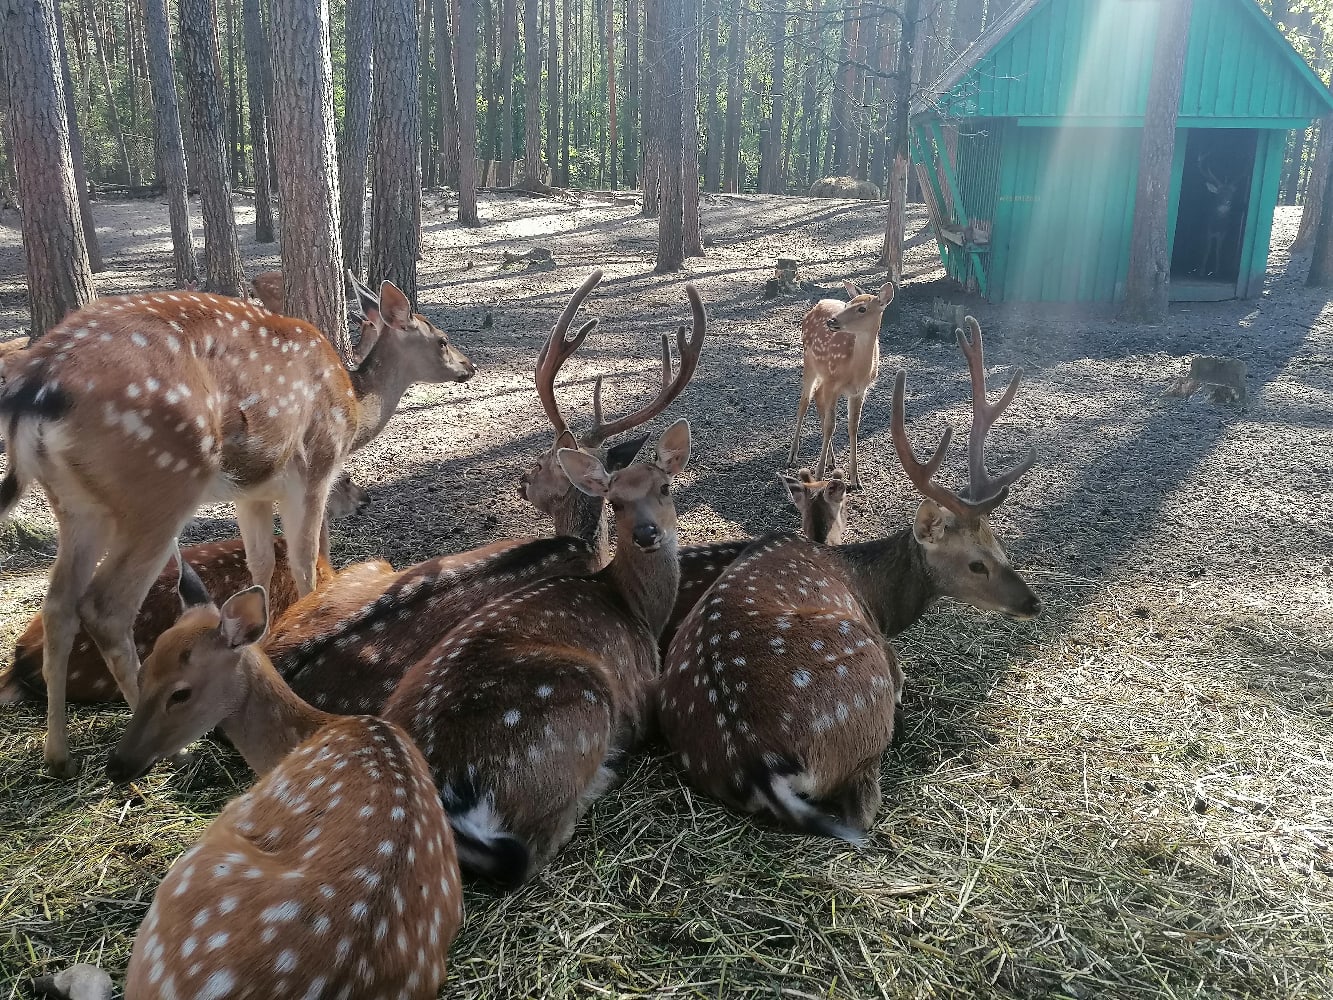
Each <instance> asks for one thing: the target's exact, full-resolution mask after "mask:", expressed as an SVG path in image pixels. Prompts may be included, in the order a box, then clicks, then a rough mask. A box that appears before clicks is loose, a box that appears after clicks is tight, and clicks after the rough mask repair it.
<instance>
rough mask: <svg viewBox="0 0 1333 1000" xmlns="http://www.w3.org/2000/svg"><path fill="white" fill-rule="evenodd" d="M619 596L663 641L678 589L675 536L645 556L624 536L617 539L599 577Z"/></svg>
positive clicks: (636, 616) (655, 636) (678, 566)
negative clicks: (663, 634)
mask: <svg viewBox="0 0 1333 1000" xmlns="http://www.w3.org/2000/svg"><path fill="white" fill-rule="evenodd" d="M598 576H599V578H600V579H602V580H603V581H604V582H606V583H608V584H610V585H611V586H612V587H613V588H614V589H615V590H616V591H617V592H618V593H619V594H620V596H621V599H622V600H623V601H624V602H625V605H626V606H627V607H628V608H629V611H630V613H631V614H632V615H634V617H635V618H637V619H639V621H641V622H643V623H644V624H645V625H646V626H647V627H648V630H649V631H650V632H651V633H652V636H653V641H654V642H656V641H657V640H658V639H660V638H661V637H662V630H663V629H664V628H666V623H667V621H668V620H669V619H670V618H671V610H672V608H674V607H675V604H676V593H677V591H678V590H679V589H680V558H679V555H678V543H677V540H676V534H675V532H672V534H671V536H670V537H669V538H664V539H663V540H662V544H661V545H659V546H658V547H657V551H656V552H644V551H643V549H641V548H639V547H638V546H637V545H635V544H634V540H633V539H632V538H630V537H629V535H628V534H626V535H625V536H624V537H620V535H619V534H617V537H616V555H615V558H614V559H612V560H611V562H610V563H608V564H607V566H606V568H605V569H604V570H602V571H601V573H599V574H598Z"/></svg>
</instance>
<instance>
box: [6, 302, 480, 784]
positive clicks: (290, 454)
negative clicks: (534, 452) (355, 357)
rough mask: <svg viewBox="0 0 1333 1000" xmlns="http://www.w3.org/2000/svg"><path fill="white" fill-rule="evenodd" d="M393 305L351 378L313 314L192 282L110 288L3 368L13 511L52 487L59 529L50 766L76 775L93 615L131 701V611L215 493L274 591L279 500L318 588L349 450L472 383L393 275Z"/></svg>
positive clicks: (50, 625)
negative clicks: (409, 392)
mask: <svg viewBox="0 0 1333 1000" xmlns="http://www.w3.org/2000/svg"><path fill="white" fill-rule="evenodd" d="M381 299H382V301H383V309H382V310H380V309H378V308H377V309H376V310H375V312H374V315H373V321H374V322H375V323H376V324H377V325H378V326H379V327H381V328H382V329H383V332H382V333H381V335H380V337H379V341H378V344H377V345H376V348H375V349H374V350H373V351H372V352H371V354H370V355H369V356H368V357H367V358H366V361H365V363H364V364H362V366H361V367H360V368H359V369H358V370H357V371H356V372H353V373H350V374H349V373H348V371H347V370H346V369H345V368H344V367H343V365H342V363H341V361H340V359H339V358H338V355H337V352H336V351H335V350H334V349H333V347H332V346H331V345H330V344H329V342H328V340H327V339H326V338H325V337H324V336H323V335H322V334H321V333H320V332H319V331H318V330H316V329H315V328H314V327H313V326H311V325H309V324H308V323H304V322H302V321H300V320H295V319H291V318H288V317H283V316H276V315H274V314H272V313H269V312H267V311H265V310H263V309H260V308H257V307H255V306H252V305H250V304H249V303H246V302H240V301H238V300H236V299H232V298H225V297H222V296H217V295H204V294H199V293H192V292H185V293H175V292H169V293H165V294H157V295H132V296H118V297H111V298H104V299H98V300H96V301H95V302H93V303H91V304H90V305H88V306H85V307H84V308H83V309H80V310H78V311H77V312H75V313H72V314H71V315H69V316H67V317H66V318H65V319H64V320H62V321H61V322H60V323H59V324H58V325H57V326H56V327H55V328H53V329H52V330H51V331H50V332H49V333H47V334H46V336H44V337H42V338H41V339H40V340H39V341H38V342H37V343H35V344H34V345H32V346H31V347H30V348H29V349H28V350H26V351H24V352H23V353H22V356H21V360H20V361H19V362H18V363H17V364H15V365H14V366H13V367H12V368H11V367H7V368H6V382H7V384H6V386H5V388H4V390H3V393H0V420H3V431H4V435H5V439H6V444H7V451H8V454H9V459H10V467H9V471H8V474H7V475H6V476H5V479H4V481H3V483H0V516H3V515H5V514H8V512H9V511H10V510H11V509H12V508H13V506H14V505H15V504H16V503H17V502H18V500H19V498H20V497H21V496H22V495H23V494H24V493H25V492H26V491H27V489H28V488H29V487H30V486H31V485H32V484H33V483H40V484H41V485H42V487H43V488H44V489H45V491H46V494H47V498H48V500H49V502H50V504H51V508H52V511H53V512H54V514H55V517H56V522H57V525H58V528H59V532H60V544H59V549H58V551H57V554H56V561H55V565H54V567H53V568H52V571H51V580H50V585H49V587H48V590H47V594H46V599H45V601H44V602H43V607H42V610H43V618H44V621H45V626H46V642H45V650H44V652H43V670H44V671H45V673H46V676H47V690H48V692H49V698H48V702H47V706H48V710H47V743H46V764H47V768H48V770H49V771H50V772H51V773H53V774H56V775H59V776H62V777H69V776H70V775H72V774H74V773H76V772H77V770H78V768H77V763H76V762H75V761H73V760H72V759H71V758H70V756H69V750H68V745H67V740H66V732H65V706H64V689H65V671H66V666H67V661H68V657H69V652H70V649H71V648H72V646H73V643H74V641H75V635H76V633H77V631H78V628H79V626H80V624H82V626H83V627H84V628H85V629H86V630H87V631H88V633H89V635H90V636H91V637H92V639H93V641H94V642H95V643H96V644H97V646H98V648H99V650H100V651H101V653H102V656H103V659H104V660H105V661H106V662H107V664H108V666H109V667H110V668H111V672H112V674H113V676H114V677H115V678H116V683H117V685H118V686H119V687H120V689H121V691H122V692H123V693H124V695H125V697H126V699H127V700H128V701H129V702H130V704H131V705H133V704H134V702H135V699H136V697H137V683H136V678H137V676H138V667H139V661H138V655H137V653H136V651H135V647H134V639H133V626H134V620H135V616H136V614H137V612H138V609H139V607H140V605H141V604H142V603H143V599H144V597H145V596H146V595H147V593H148V591H149V589H150V588H151V587H152V583H153V580H154V578H155V576H156V574H157V573H158V572H159V571H160V569H161V567H162V566H163V565H164V564H165V563H166V561H167V559H168V557H169V556H170V555H171V553H172V552H173V550H174V549H175V548H176V537H177V535H179V533H180V530H181V527H182V526H183V525H184V523H185V521H186V520H187V519H188V518H189V517H190V516H191V515H192V514H193V513H194V511H195V510H196V509H197V508H198V506H199V505H200V504H201V503H204V502H208V501H210V500H212V501H216V500H235V501H236V503H237V520H238V521H239V522H240V526H241V537H242V538H244V539H245V541H246V550H247V561H248V563H249V566H250V571H251V577H252V579H253V580H254V581H255V582H256V583H258V584H260V585H264V586H267V585H268V583H269V580H270V577H271V576H272V572H273V547H272V544H271V537H272V534H273V521H272V519H273V503H274V501H275V500H276V501H277V502H278V503H279V506H280V509H281V514H282V519H283V527H284V533H285V534H286V536H287V539H288V543H289V544H290V545H291V552H290V554H289V557H290V564H291V569H292V575H293V578H294V580H295V583H296V589H297V592H298V593H301V594H306V593H309V592H310V590H311V589H313V586H314V582H315V561H316V556H317V553H318V551H319V541H320V534H321V531H320V529H321V526H322V523H323V511H324V507H325V503H326V501H327V498H328V492H329V488H330V486H331V484H332V482H333V479H334V477H335V476H336V475H337V473H338V470H339V469H340V468H341V467H342V464H343V461H344V460H345V459H346V458H347V456H348V455H349V454H350V453H351V452H352V451H353V450H354V449H355V448H358V447H360V446H361V445H363V444H365V443H366V442H367V441H369V440H371V439H372V438H373V437H374V436H375V435H376V434H378V433H379V431H380V429H381V428H383V426H384V425H385V423H387V422H388V420H389V418H390V416H392V414H393V411H394V408H395V407H396V406H397V404H398V400H399V398H400V397H401V395H402V393H403V391H404V390H405V389H406V388H407V386H409V385H411V384H412V383H413V382H417V381H423V380H434V381H450V380H453V381H458V380H463V379H466V378H470V377H471V375H472V373H473V371H474V369H473V366H472V363H471V362H470V361H468V360H467V358H466V357H464V356H463V355H462V354H460V353H459V352H457V351H456V350H454V349H453V348H452V347H451V346H450V345H449V343H448V340H447V338H446V337H445V336H444V334H443V333H441V332H440V331H439V330H437V329H435V328H434V327H432V326H431V325H430V323H429V322H428V321H427V320H425V318H424V317H421V316H418V315H414V314H413V313H412V312H411V309H410V306H409V304H408V302H407V300H406V298H405V297H404V296H403V295H402V293H401V292H399V291H398V289H396V288H395V287H394V286H393V285H392V284H391V283H389V282H385V283H384V285H383V286H382V288H381ZM131 526H132V527H131ZM99 560H100V563H99Z"/></svg>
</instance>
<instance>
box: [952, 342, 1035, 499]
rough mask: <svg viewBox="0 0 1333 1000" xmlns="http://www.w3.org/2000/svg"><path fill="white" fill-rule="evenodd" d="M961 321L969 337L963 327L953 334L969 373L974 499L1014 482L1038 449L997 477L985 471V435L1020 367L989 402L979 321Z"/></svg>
mask: <svg viewBox="0 0 1333 1000" xmlns="http://www.w3.org/2000/svg"><path fill="white" fill-rule="evenodd" d="M963 322H964V323H965V324H966V325H967V329H968V331H969V332H970V333H971V336H970V337H969V336H968V333H967V332H964V331H963V330H955V331H954V333H955V335H956V336H957V338H958V347H959V349H960V350H961V351H962V352H963V356H964V357H966V358H967V367H968V368H969V369H970V370H971V372H972V433H971V434H970V435H969V436H968V439H967V481H968V490H967V493H968V496H969V497H971V498H972V499H974V500H983V499H985V498H987V497H995V496H998V495H999V494H1000V493H1002V492H1004V491H1006V490H1008V489H1009V487H1010V486H1012V485H1013V484H1014V483H1016V482H1017V481H1018V480H1019V478H1020V477H1021V476H1022V475H1023V474H1024V473H1025V472H1027V471H1028V469H1030V468H1032V463H1033V462H1035V461H1036V460H1037V452H1036V449H1034V448H1029V449H1028V453H1027V455H1025V456H1024V457H1023V459H1022V461H1020V462H1019V463H1018V464H1017V465H1015V466H1014V467H1013V468H1011V469H1009V471H1008V472H1004V473H1001V474H1000V475H998V476H993V475H991V473H990V472H989V471H987V469H986V435H987V434H989V433H990V429H991V427H992V425H994V423H995V421H996V420H998V419H999V418H1000V416H1001V415H1002V414H1003V413H1004V411H1005V410H1007V409H1008V408H1009V404H1010V403H1012V402H1013V401H1014V394H1015V393H1016V392H1018V383H1019V380H1020V379H1022V377H1023V369H1021V368H1020V369H1018V370H1017V371H1016V372H1014V377H1013V378H1012V379H1010V380H1009V385H1008V387H1007V388H1006V389H1005V390H1004V394H1003V395H1001V396H1000V398H999V399H998V400H997V401H996V402H994V403H991V402H989V401H988V400H987V399H986V348H985V344H984V343H983V341H982V339H981V324H980V323H978V322H977V321H976V320H975V319H974V318H973V317H971V316H967V317H964V319H963ZM997 506H998V504H997Z"/></svg>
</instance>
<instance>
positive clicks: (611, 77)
mask: <svg viewBox="0 0 1333 1000" xmlns="http://www.w3.org/2000/svg"><path fill="white" fill-rule="evenodd" d="M606 117H607V128H608V134H609V138H608V140H607V148H608V149H609V150H610V156H609V158H608V160H609V163H608V165H609V167H610V170H611V190H612V191H614V190H616V187H617V179H618V175H619V173H620V171H619V169H617V168H618V162H617V161H618V160H619V157H618V156H617V149H618V143H617V139H616V5H615V3H614V2H613V0H607V4H606Z"/></svg>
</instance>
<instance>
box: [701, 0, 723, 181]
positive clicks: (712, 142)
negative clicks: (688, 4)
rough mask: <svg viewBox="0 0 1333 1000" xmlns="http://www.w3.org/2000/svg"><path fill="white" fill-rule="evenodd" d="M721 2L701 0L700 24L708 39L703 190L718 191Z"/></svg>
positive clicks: (719, 178) (720, 151)
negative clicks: (705, 30)
mask: <svg viewBox="0 0 1333 1000" xmlns="http://www.w3.org/2000/svg"><path fill="white" fill-rule="evenodd" d="M720 5H721V0H704V22H705V24H706V25H707V28H708V30H707V34H706V37H707V38H708V83H707V85H706V86H705V88H704V89H705V91H706V92H707V96H706V97H705V98H704V117H705V119H706V120H707V123H708V142H707V143H706V144H705V146H704V190H705V191H718V190H721V188H722V104H721V102H720V101H719V100H718V90H719V88H720V87H721V86H722V34H721V32H722V18H721V15H720V14H719V13H718V7H719V6H720Z"/></svg>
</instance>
